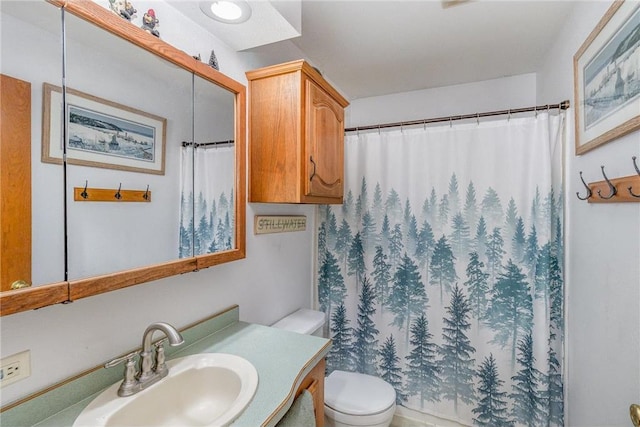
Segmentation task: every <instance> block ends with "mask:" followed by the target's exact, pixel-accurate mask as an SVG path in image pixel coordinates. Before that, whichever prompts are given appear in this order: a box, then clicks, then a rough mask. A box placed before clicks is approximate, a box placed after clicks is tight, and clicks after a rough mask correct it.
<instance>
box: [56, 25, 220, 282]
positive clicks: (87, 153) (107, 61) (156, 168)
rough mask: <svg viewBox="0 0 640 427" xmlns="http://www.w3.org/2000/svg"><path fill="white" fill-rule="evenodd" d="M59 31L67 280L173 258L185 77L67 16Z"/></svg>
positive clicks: (184, 136)
mask: <svg viewBox="0 0 640 427" xmlns="http://www.w3.org/2000/svg"><path fill="white" fill-rule="evenodd" d="M65 34H66V91H67V92H66V100H67V105H68V106H67V111H68V113H67V114H68V124H67V138H68V140H69V146H68V147H67V191H66V194H67V228H68V229H67V246H68V263H69V280H70V281H75V280H79V279H84V278H87V277H94V276H98V275H104V274H110V273H113V272H117V271H123V270H129V269H133V268H138V267H141V266H146V265H151V264H159V263H164V262H167V261H170V260H174V259H176V258H179V237H180V222H179V219H180V207H181V203H180V196H181V194H180V193H181V192H180V187H181V182H182V181H185V182H187V183H191V181H192V177H191V176H186V175H182V173H181V172H182V171H181V169H182V168H185V169H186V170H187V171H191V174H192V172H193V168H192V166H191V164H190V163H188V162H191V161H192V158H189V157H187V163H184V162H182V163H181V155H182V154H181V142H182V141H184V140H190V139H192V135H193V125H192V123H193V120H192V116H193V108H192V105H193V101H192V94H193V90H192V84H193V75H192V73H191V72H190V71H188V70H186V69H184V68H181V67H178V66H176V65H175V64H173V63H171V62H169V61H167V60H165V59H163V58H159V57H158V56H156V55H154V54H152V53H151V52H149V51H146V50H144V49H142V48H141V47H138V46H136V45H134V44H132V43H130V42H128V41H126V40H123V39H122V38H120V37H117V36H116V35H114V34H112V33H109V32H108V31H105V30H103V29H101V28H99V27H96V26H95V25H93V24H91V23H89V22H87V21H85V20H83V19H80V18H79V17H77V16H74V15H72V14H69V13H67V14H66V16H65ZM209 85H211V84H210V83H209ZM211 86H215V85H211ZM215 87H216V88H218V87H217V86H215ZM219 90H222V89H219ZM225 93H227V94H229V96H230V97H233V94H231V93H229V92H227V91H225ZM227 107H228V108H229V114H230V115H231V120H232V123H233V103H232V104H231V105H227ZM232 127H233V126H232ZM52 143H53V142H52ZM85 185H86V187H87V189H86V190H85V189H84V187H85ZM76 189H82V191H81V192H80V195H78V192H77V190H76ZM98 189H100V190H98ZM101 190H105V191H107V193H106V194H103V193H99V191H101ZM131 191H134V192H135V193H130V192H131ZM83 194H84V195H83ZM129 194H130V195H131V197H130V198H129V197H127V195H129ZM145 195H146V196H147V197H146V198H145ZM118 196H120V198H118ZM123 248H126V250H123ZM182 256H183V257H184V258H188V257H191V256H193V252H192V251H185V252H182Z"/></svg>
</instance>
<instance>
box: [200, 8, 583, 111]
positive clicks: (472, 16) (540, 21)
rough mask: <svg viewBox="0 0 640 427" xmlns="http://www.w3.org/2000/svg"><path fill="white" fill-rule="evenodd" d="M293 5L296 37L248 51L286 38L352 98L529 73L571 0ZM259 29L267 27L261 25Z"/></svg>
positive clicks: (283, 46)
mask: <svg viewBox="0 0 640 427" xmlns="http://www.w3.org/2000/svg"><path fill="white" fill-rule="evenodd" d="M274 3H277V2H274ZM449 3H450V2H449ZM301 4H302V8H301V36H299V37H294V38H292V39H291V40H289V41H281V42H277V43H273V44H271V45H269V46H262V47H254V48H251V49H249V50H250V51H254V52H258V53H260V52H261V51H263V50H264V51H269V52H271V53H273V52H278V51H281V52H285V53H286V50H287V49H288V50H289V51H291V50H292V49H291V43H294V44H295V45H296V46H297V47H298V48H299V49H300V50H301V51H302V52H303V53H304V55H305V56H306V59H307V60H308V61H309V62H310V63H311V64H312V65H314V66H315V67H317V68H318V69H319V70H320V71H321V72H322V73H323V74H324V75H325V77H326V78H327V79H328V80H330V81H331V82H332V83H333V84H334V85H336V86H337V87H338V89H339V90H340V91H341V92H342V93H343V94H345V95H346V96H347V98H350V99H352V100H353V99H357V98H364V97H370V96H376V95H384V94H389V93H398V92H406V91H411V90H418V89H426V88H432V87H441V86H448V85H454V84H461V83H469V82H473V81H482V80H488V79H494V78H499V77H503V76H511V75H517V74H524V73H531V72H536V71H537V70H539V69H540V66H541V61H542V60H543V59H544V56H545V53H546V52H547V51H548V50H549V48H550V47H551V46H552V45H553V43H554V41H555V38H556V37H557V36H558V34H559V33H560V31H561V29H562V26H563V23H564V21H565V19H566V17H567V16H568V14H569V13H570V11H571V9H572V8H573V7H575V6H576V4H579V3H577V2H573V1H542V0H538V1H536V0H533V1H513V0H512V1H488V0H487V1H483V0H477V1H463V2H460V3H459V4H457V5H455V6H451V7H445V6H446V4H445V3H444V2H440V1H434V0H432V1H427V0H414V1H400V0H395V1H391V0H388V1H381V0H377V1H375V0H374V1H371V0H341V1H332V0H302V2H301ZM241 25H244V24H241ZM262 28H263V29H264V30H268V31H271V30H269V28H268V26H266V27H265V26H264V24H262ZM237 29H238V31H246V28H244V29H242V28H240V27H238V28H237ZM212 32H213V30H212ZM214 34H215V32H214ZM279 56H280V57H282V56H283V55H279ZM285 56H286V55H285ZM292 59H297V58H292Z"/></svg>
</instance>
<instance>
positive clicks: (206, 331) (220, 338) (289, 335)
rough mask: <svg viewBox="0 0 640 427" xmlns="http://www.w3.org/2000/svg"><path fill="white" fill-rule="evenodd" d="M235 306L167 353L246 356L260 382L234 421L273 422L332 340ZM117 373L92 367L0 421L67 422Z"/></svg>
mask: <svg viewBox="0 0 640 427" xmlns="http://www.w3.org/2000/svg"><path fill="white" fill-rule="evenodd" d="M238 312H239V310H238V307H237V306H234V307H231V308H230V309H229V310H227V311H225V312H223V313H221V314H220V315H218V316H214V317H212V318H211V319H207V320H206V321H203V322H201V323H199V324H197V325H194V326H192V327H188V328H186V329H184V330H183V331H182V335H183V337H184V338H185V341H186V342H185V344H184V345H182V346H180V347H178V348H176V349H174V348H170V347H167V356H168V359H173V358H177V357H183V356H188V355H191V354H198V353H230V354H235V355H237V356H241V357H244V358H245V359H247V360H249V361H250V362H251V363H253V365H254V366H255V368H256V370H257V371H258V388H257V390H256V394H255V395H254V397H253V400H252V401H251V403H250V404H249V406H247V408H246V409H245V410H244V411H243V412H242V414H241V415H240V416H239V418H238V419H236V420H235V421H234V422H233V424H232V426H237V427H242V426H246V427H256V426H273V425H275V424H276V423H277V422H278V421H279V420H280V418H282V416H283V415H284V414H285V413H286V412H287V410H288V409H289V407H290V406H291V404H292V403H293V400H294V397H295V396H294V394H295V391H296V389H297V387H298V385H299V383H300V382H301V381H302V379H303V378H304V377H305V375H306V374H307V373H309V371H310V370H311V369H312V368H313V367H314V366H315V365H316V364H317V363H318V362H319V361H320V360H322V358H323V357H324V356H325V355H326V354H327V352H328V351H329V346H330V341H329V340H327V339H324V338H319V337H315V336H310V335H302V334H297V333H294V332H289V331H285V330H281V329H276V328H271V327H268V326H262V325H256V324H251V323H246V322H241V321H239V320H238ZM172 350H173V351H172ZM114 370H115V371H116V375H115V377H117V378H115V380H114V379H113V378H114V374H113V371H114ZM121 376H122V370H121V367H118V368H115V369H104V368H101V367H100V368H97V369H94V370H92V371H89V372H87V373H85V374H82V375H80V376H78V377H75V378H73V379H71V380H69V381H67V382H65V383H62V384H61V385H60V386H57V387H54V388H52V389H50V390H48V391H46V392H44V393H42V394H39V395H36V397H34V398H32V399H29V400H27V401H25V402H24V403H22V404H20V405H18V406H15V407H13V408H10V409H8V410H6V411H5V412H3V413H2V414H1V415H0V423H2V425H11V426H27V425H28V426H37V427H69V426H71V425H73V422H74V421H75V419H76V418H77V417H78V415H79V414H80V413H81V412H82V410H83V409H84V408H85V407H86V406H87V405H88V404H89V403H90V402H91V401H92V400H93V399H94V398H95V397H96V396H97V395H98V394H100V393H101V391H102V390H103V389H104V388H106V387H108V386H109V385H111V384H113V383H114V382H116V381H118V380H120V378H121ZM34 412H36V413H39V414H40V415H39V417H38V418H39V419H36V418H34V416H33V415H34V414H33V413H34ZM45 417H46V418H45ZM5 423H6V424H5Z"/></svg>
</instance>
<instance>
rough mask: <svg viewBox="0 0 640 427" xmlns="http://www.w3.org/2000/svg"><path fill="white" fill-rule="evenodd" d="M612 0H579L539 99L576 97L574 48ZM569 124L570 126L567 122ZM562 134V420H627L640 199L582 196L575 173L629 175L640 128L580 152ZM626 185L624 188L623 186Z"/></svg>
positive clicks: (638, 357) (634, 387)
mask: <svg viewBox="0 0 640 427" xmlns="http://www.w3.org/2000/svg"><path fill="white" fill-rule="evenodd" d="M609 6H610V2H581V3H579V4H578V5H577V6H576V7H575V8H574V11H573V13H572V15H571V16H570V17H569V19H568V20H567V23H566V26H565V29H564V31H563V33H562V34H560V35H559V36H558V37H557V38H556V40H557V43H556V45H555V46H554V48H553V49H552V50H551V51H549V53H548V56H547V58H546V62H545V64H544V66H543V67H542V68H541V70H540V71H539V73H538V84H537V88H538V102H539V103H543V104H544V103H547V102H552V101H557V100H558V99H559V98H562V99H571V103H572V105H575V104H574V102H575V101H574V97H573V62H572V61H573V55H574V54H575V53H576V51H577V50H578V48H579V47H580V46H581V45H582V43H583V42H584V40H585V39H586V38H587V36H588V35H589V33H590V32H591V31H592V30H593V28H594V27H595V26H596V24H597V23H598V21H599V20H600V19H601V18H602V16H603V15H604V14H605V12H606V10H607V8H608V7H609ZM572 130H573V129H572ZM574 153H575V151H574V140H573V133H572V136H571V137H570V139H569V141H567V153H566V180H567V182H566V185H567V195H568V198H567V221H566V224H567V230H566V231H567V232H566V235H567V247H568V252H567V259H566V263H567V288H566V292H567V294H566V319H567V325H566V340H567V355H566V356H567V359H566V360H567V362H566V367H567V378H566V380H565V384H566V391H567V400H566V405H567V412H568V417H567V420H566V421H567V425H569V426H580V427H587V426H629V425H631V422H630V419H629V405H630V404H631V403H640V204H639V203H629V204H624V203H617V204H587V203H586V202H582V201H580V200H578V199H577V198H576V196H575V193H576V192H577V191H580V194H581V195H584V194H585V192H584V187H583V186H582V183H581V182H580V179H579V175H578V174H579V171H583V173H584V177H585V180H586V181H587V182H592V181H601V180H602V179H603V178H602V174H601V173H600V166H601V165H604V166H605V169H606V172H607V175H608V176H609V177H610V178H614V177H621V176H628V175H633V174H634V173H635V171H634V169H633V164H632V162H631V157H632V156H634V155H635V156H638V157H640V132H637V131H636V132H635V133H632V134H630V135H627V136H625V137H622V138H620V139H617V140H615V141H612V142H609V143H608V144H607V145H604V146H602V147H599V148H596V149H595V150H592V151H589V152H587V153H586V154H583V155H581V156H578V157H577V156H575V154H574ZM623 191H626V189H623Z"/></svg>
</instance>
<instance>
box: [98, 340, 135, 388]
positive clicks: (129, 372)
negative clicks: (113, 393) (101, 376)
mask: <svg viewBox="0 0 640 427" xmlns="http://www.w3.org/2000/svg"><path fill="white" fill-rule="evenodd" d="M137 355H138V352H136V351H134V352H132V353H129V354H126V355H124V356H122V357H118V358H116V359H113V360H110V361H109V362H107V363H105V364H104V367H105V368H112V367H114V366H117V365H119V364H121V363H122V362H125V364H124V380H123V381H122V383H121V384H120V387H119V388H118V396H121V397H125V396H131V395H132V394H134V393H135V392H136V390H135V387H136V385H137V383H136V362H135V360H134V359H135V357H136V356H137Z"/></svg>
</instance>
